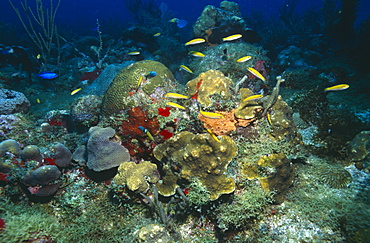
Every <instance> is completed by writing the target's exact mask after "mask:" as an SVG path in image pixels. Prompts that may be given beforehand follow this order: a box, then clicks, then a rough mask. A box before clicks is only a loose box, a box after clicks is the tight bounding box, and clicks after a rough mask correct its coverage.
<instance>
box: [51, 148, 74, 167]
mask: <svg viewBox="0 0 370 243" xmlns="http://www.w3.org/2000/svg"><path fill="white" fill-rule="evenodd" d="M50 150H51V151H52V152H53V153H54V158H55V164H56V165H57V166H59V167H67V166H69V165H70V163H71V160H72V153H71V151H69V149H68V148H66V147H65V146H64V145H63V144H61V143H56V144H55V145H53V146H52V147H51V148H50Z"/></svg>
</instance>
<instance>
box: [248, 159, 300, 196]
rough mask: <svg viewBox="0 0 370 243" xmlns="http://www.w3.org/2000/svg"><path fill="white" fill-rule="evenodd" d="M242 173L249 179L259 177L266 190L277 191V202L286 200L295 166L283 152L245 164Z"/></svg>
mask: <svg viewBox="0 0 370 243" xmlns="http://www.w3.org/2000/svg"><path fill="white" fill-rule="evenodd" d="M242 174H244V175H245V176H246V177H247V178H248V179H254V178H258V179H259V180H260V182H261V186H262V188H263V189H264V190H265V191H266V192H275V194H274V199H275V201H276V203H281V202H283V201H284V195H285V193H286V192H287V190H288V188H289V187H290V186H291V185H292V183H293V177H294V173H293V167H292V166H291V165H290V161H289V160H288V158H287V157H286V156H285V155H284V154H282V153H279V154H269V155H265V156H262V157H260V158H259V159H258V161H257V163H254V164H248V165H244V166H243V168H242Z"/></svg>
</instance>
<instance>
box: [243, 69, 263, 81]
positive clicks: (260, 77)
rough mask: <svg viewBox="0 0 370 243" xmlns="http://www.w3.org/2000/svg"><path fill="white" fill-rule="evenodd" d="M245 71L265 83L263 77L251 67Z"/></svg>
mask: <svg viewBox="0 0 370 243" xmlns="http://www.w3.org/2000/svg"><path fill="white" fill-rule="evenodd" d="M247 69H248V71H249V72H251V74H253V75H254V76H256V77H257V78H259V79H261V80H262V81H263V82H266V79H265V77H263V76H262V74H261V73H260V72H258V71H257V70H256V69H254V68H252V67H248V68H247Z"/></svg>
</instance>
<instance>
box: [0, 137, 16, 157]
mask: <svg viewBox="0 0 370 243" xmlns="http://www.w3.org/2000/svg"><path fill="white" fill-rule="evenodd" d="M6 152H11V153H13V154H14V155H20V154H21V148H20V147H19V144H18V143H17V141H15V140H14V139H8V140H5V141H2V142H1V143H0V157H3V156H5V154H6Z"/></svg>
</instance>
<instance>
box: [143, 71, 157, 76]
mask: <svg viewBox="0 0 370 243" xmlns="http://www.w3.org/2000/svg"><path fill="white" fill-rule="evenodd" d="M155 76H157V72H155V71H150V72H149V73H148V74H147V75H145V77H148V78H153V77H155Z"/></svg>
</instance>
